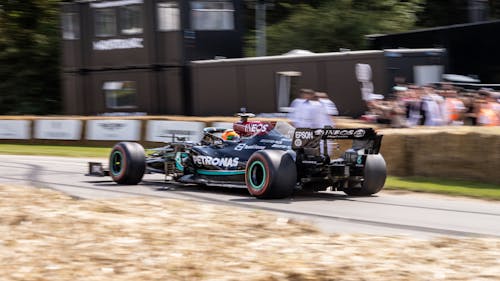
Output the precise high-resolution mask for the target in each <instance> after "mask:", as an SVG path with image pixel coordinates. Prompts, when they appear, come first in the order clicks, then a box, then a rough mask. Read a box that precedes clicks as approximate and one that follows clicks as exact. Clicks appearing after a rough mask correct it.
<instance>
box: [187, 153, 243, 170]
mask: <svg viewBox="0 0 500 281" xmlns="http://www.w3.org/2000/svg"><path fill="white" fill-rule="evenodd" d="M239 160H240V158H238V157H234V158H231V157H224V158H218V157H212V156H202V155H198V156H193V162H194V163H195V164H197V165H205V166H218V167H226V168H227V167H237V166H238V161H239Z"/></svg>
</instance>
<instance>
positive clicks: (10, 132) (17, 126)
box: [0, 120, 31, 140]
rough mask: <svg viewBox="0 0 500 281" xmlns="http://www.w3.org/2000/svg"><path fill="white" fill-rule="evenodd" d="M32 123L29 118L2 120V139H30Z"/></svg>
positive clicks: (0, 134)
mask: <svg viewBox="0 0 500 281" xmlns="http://www.w3.org/2000/svg"><path fill="white" fill-rule="evenodd" d="M30 125H31V121H29V120H0V139H17V140H19V139H22V140H25V139H29V138H31V131H30V129H31V127H30Z"/></svg>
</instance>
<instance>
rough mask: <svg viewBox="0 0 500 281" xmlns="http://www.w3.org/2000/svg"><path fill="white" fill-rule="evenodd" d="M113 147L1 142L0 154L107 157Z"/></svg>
mask: <svg viewBox="0 0 500 281" xmlns="http://www.w3.org/2000/svg"><path fill="white" fill-rule="evenodd" d="M110 152H111V147H86V146H62V145H60V146H59V145H28V144H0V154H13V155H47V156H67V157H97V158H107V157H108V156H109V153H110Z"/></svg>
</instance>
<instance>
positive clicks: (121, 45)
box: [93, 38, 144, 51]
mask: <svg viewBox="0 0 500 281" xmlns="http://www.w3.org/2000/svg"><path fill="white" fill-rule="evenodd" d="M142 40H143V39H142V38H128V39H108V40H100V41H96V42H93V46H94V50H96V51H107V50H116V49H134V48H144V45H143V44H142Z"/></svg>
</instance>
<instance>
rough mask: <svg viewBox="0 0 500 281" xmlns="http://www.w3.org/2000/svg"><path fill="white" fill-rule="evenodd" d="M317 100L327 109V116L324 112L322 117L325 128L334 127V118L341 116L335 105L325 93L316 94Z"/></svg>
mask: <svg viewBox="0 0 500 281" xmlns="http://www.w3.org/2000/svg"><path fill="white" fill-rule="evenodd" d="M315 96H316V99H317V100H318V101H319V102H320V103H321V104H322V105H323V107H324V108H325V111H326V114H325V113H324V112H323V113H322V114H321V117H322V118H324V121H323V122H322V124H323V126H322V127H324V126H330V127H334V126H335V122H333V119H332V116H337V115H339V111H338V109H337V106H336V105H335V103H334V102H333V101H332V100H331V99H330V98H329V97H328V95H327V94H326V93H324V92H316V94H315Z"/></svg>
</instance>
